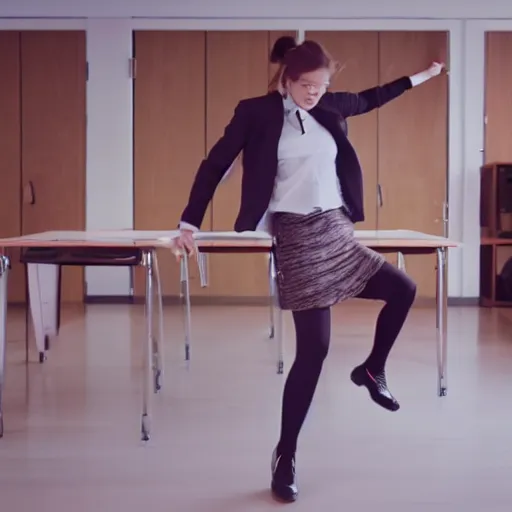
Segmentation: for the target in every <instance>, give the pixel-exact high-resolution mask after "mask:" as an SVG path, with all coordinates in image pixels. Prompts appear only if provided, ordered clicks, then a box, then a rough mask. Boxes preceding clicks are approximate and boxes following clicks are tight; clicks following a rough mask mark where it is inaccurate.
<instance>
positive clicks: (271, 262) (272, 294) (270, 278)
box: [268, 251, 275, 339]
mask: <svg viewBox="0 0 512 512" xmlns="http://www.w3.org/2000/svg"><path fill="white" fill-rule="evenodd" d="M274 278H275V272H274V253H273V251H270V252H269V255H268V283H269V306H270V329H269V335H268V337H269V338H270V339H272V338H274V336H275V321H274V311H275V298H274V297H275V290H274Z"/></svg>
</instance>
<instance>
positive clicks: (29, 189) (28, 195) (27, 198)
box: [23, 181, 36, 205]
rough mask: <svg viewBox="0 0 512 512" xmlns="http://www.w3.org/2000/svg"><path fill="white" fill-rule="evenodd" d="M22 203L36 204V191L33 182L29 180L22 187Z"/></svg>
mask: <svg viewBox="0 0 512 512" xmlns="http://www.w3.org/2000/svg"><path fill="white" fill-rule="evenodd" d="M23 203H24V204H30V205H33V204H36V193H35V189H34V184H33V183H32V182H31V181H29V182H28V183H27V184H26V185H25V187H24V188H23Z"/></svg>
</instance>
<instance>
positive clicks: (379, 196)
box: [377, 183, 384, 208]
mask: <svg viewBox="0 0 512 512" xmlns="http://www.w3.org/2000/svg"><path fill="white" fill-rule="evenodd" d="M377 202H378V205H379V207H381V208H382V207H383V206H384V201H383V199H382V187H381V186H380V183H378V184H377Z"/></svg>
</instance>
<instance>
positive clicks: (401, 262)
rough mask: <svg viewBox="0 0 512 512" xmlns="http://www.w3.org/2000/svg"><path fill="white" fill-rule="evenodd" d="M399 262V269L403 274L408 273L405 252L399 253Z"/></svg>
mask: <svg viewBox="0 0 512 512" xmlns="http://www.w3.org/2000/svg"><path fill="white" fill-rule="evenodd" d="M397 262H398V265H397V267H398V269H399V270H402V271H403V272H407V270H406V268H405V257H404V253H403V252H399V253H398V256H397Z"/></svg>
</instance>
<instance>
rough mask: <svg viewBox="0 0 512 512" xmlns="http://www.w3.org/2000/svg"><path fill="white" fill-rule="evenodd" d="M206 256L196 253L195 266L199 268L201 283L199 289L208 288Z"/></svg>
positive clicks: (202, 253)
mask: <svg viewBox="0 0 512 512" xmlns="http://www.w3.org/2000/svg"><path fill="white" fill-rule="evenodd" d="M207 256H208V255H207V254H206V253H204V252H198V253H197V266H198V268H199V281H200V283H201V288H206V287H207V286H208V261H207Z"/></svg>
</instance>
